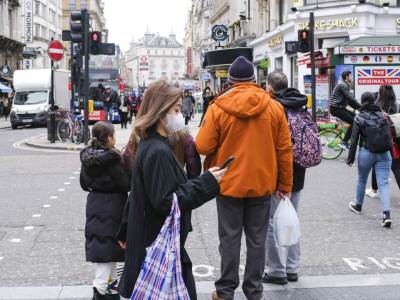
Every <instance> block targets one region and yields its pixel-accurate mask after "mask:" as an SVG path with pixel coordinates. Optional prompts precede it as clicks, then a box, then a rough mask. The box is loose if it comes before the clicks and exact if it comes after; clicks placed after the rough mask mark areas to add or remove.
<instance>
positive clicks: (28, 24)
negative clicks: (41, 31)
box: [24, 0, 33, 43]
mask: <svg viewBox="0 0 400 300" xmlns="http://www.w3.org/2000/svg"><path fill="white" fill-rule="evenodd" d="M24 28H25V43H33V0H25V14H24Z"/></svg>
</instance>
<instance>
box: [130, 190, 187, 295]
mask: <svg viewBox="0 0 400 300" xmlns="http://www.w3.org/2000/svg"><path fill="white" fill-rule="evenodd" d="M180 216H181V213H180V211H179V206H178V199H177V197H176V195H175V194H174V199H173V202H172V208H171V212H170V214H169V216H168V217H167V219H166V220H165V223H164V225H163V227H162V228H161V231H160V233H159V234H158V236H157V239H156V240H155V241H154V243H153V244H152V245H151V246H150V247H148V248H147V249H146V258H145V260H144V262H143V265H142V268H141V270H140V274H139V277H138V279H137V281H136V284H135V287H134V289H133V293H132V296H131V300H190V297H189V294H188V291H187V289H186V286H185V283H184V281H183V277H182V265H181V250H180V249H181V248H180Z"/></svg>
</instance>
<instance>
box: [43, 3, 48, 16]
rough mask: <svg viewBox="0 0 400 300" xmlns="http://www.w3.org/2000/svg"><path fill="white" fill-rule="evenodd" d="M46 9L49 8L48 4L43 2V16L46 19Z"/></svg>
mask: <svg viewBox="0 0 400 300" xmlns="http://www.w3.org/2000/svg"><path fill="white" fill-rule="evenodd" d="M46 9H47V6H46V5H44V4H42V17H43V18H44V19H46V18H47V12H46Z"/></svg>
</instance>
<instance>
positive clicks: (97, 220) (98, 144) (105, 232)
mask: <svg viewBox="0 0 400 300" xmlns="http://www.w3.org/2000/svg"><path fill="white" fill-rule="evenodd" d="M92 136H93V141H92V144H91V145H90V146H89V147H87V148H85V149H84V150H82V152H81V154H80V159H81V162H82V168H81V175H80V183H81V187H82V189H83V190H84V191H88V192H89V195H88V197H87V205H86V227H85V236H86V245H85V248H86V260H87V261H89V262H92V263H96V275H95V279H94V281H93V293H94V296H93V299H95V300H100V299H120V297H119V294H118V291H117V290H116V287H117V286H118V283H117V282H116V280H115V279H116V263H117V262H123V261H124V250H123V249H122V248H121V247H120V245H119V244H118V241H117V238H116V236H117V234H118V230H119V227H120V223H121V219H122V215H123V210H124V206H125V203H126V200H127V194H128V191H129V189H130V184H129V179H128V175H127V174H126V172H125V170H124V168H123V166H122V163H121V154H120V152H119V151H118V150H116V149H115V142H116V141H115V130H114V126H113V125H112V124H111V123H106V122H98V123H96V124H95V125H94V126H93V129H92ZM110 278H111V281H109V279H110Z"/></svg>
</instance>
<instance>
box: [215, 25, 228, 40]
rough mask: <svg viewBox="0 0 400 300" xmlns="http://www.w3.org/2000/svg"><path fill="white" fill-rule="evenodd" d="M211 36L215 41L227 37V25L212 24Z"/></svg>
mask: <svg viewBox="0 0 400 300" xmlns="http://www.w3.org/2000/svg"><path fill="white" fill-rule="evenodd" d="M211 37H212V39H213V40H214V41H216V42H223V41H225V40H226V39H227V38H228V27H226V26H225V25H214V26H213V28H212V29H211Z"/></svg>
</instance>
